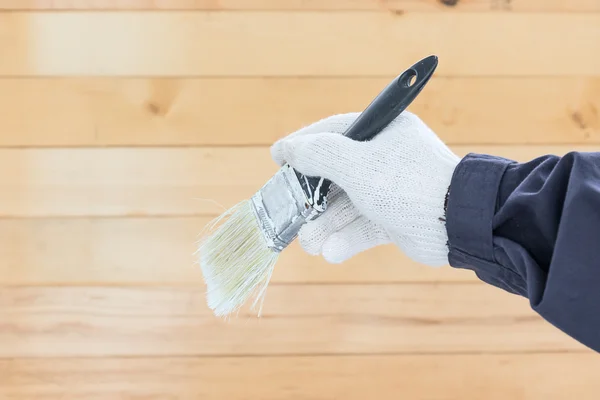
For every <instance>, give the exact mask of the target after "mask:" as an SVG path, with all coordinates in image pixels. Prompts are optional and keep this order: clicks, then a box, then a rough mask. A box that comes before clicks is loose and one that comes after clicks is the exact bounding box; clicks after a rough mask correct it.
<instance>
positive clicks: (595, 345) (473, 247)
mask: <svg viewBox="0 0 600 400" xmlns="http://www.w3.org/2000/svg"><path fill="white" fill-rule="evenodd" d="M446 219H447V221H446V224H447V230H448V242H449V251H450V253H449V262H450V265H451V266H452V267H455V268H466V269H470V270H473V271H474V272H475V273H476V274H477V276H478V277H479V278H480V279H481V280H482V281H484V282H487V283H489V284H491V285H494V286H496V287H499V288H502V289H504V290H506V291H508V292H511V293H515V294H518V295H522V296H524V297H526V298H528V299H529V301H530V303H531V306H532V308H533V309H534V310H535V311H536V312H538V313H539V314H540V315H541V316H542V317H543V318H545V319H546V320H547V321H548V322H550V323H552V324H553V325H554V326H556V327H557V328H559V329H561V330H562V331H564V332H565V333H567V334H568V335H570V336H572V337H573V338H575V339H576V340H578V341H580V342H581V343H583V344H584V345H586V346H588V347H590V348H592V349H593V350H595V351H600V153H577V152H572V153H569V154H567V155H565V156H563V157H556V156H544V157H540V158H537V159H535V160H532V161H529V162H527V163H516V162H514V161H511V160H506V159H503V158H499V157H493V156H486V155H480V154H469V155H468V156H467V157H465V158H464V159H463V160H461V162H460V163H459V165H458V166H457V168H456V170H455V172H454V175H453V177H452V181H451V186H450V191H449V196H448V202H447V210H446Z"/></svg>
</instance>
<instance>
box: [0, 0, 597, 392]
mask: <svg viewBox="0 0 600 400" xmlns="http://www.w3.org/2000/svg"><path fill="white" fill-rule="evenodd" d="M0 10H1V11H0V163H1V165H0V284H1V285H2V287H1V288H0V398H2V399H90V400H92V399H207V400H208V399H210V400H212V399H219V400H237V399H239V400H242V399H244V400H246V399H302V400H306V399H319V400H325V399H328V400H329V399H347V400H358V399H361V400H362V399H370V398H373V399H423V400H425V399H427V400H431V399H435V400H438V399H452V400H465V399H478V400H479V399H490V400H494V399H510V400H523V399H544V400H550V399H566V398H572V399H577V400H584V399H597V398H598V393H599V391H600V380H598V371H600V357H598V356H597V355H596V354H595V353H592V352H591V351H589V350H588V349H586V348H585V347H583V346H582V345H580V344H579V343H577V342H575V341H574V340H573V339H571V338H569V337H568V336H566V335H565V334H563V333H562V332H560V331H558V330H557V329H556V328H554V327H552V326H551V325H549V324H548V323H546V322H545V321H543V320H542V319H541V318H539V317H538V316H537V315H536V314H535V313H534V312H533V311H531V309H530V307H529V304H528V303H527V301H526V300H525V299H523V298H520V297H516V296H513V295H510V294H508V293H505V292H502V291H500V290H499V289H495V288H493V287H490V286H487V285H485V284H483V283H481V282H479V281H478V280H477V278H476V277H475V276H474V275H472V274H470V273H468V272H466V271H455V270H451V269H450V268H449V267H446V268H441V269H432V268H428V267H424V266H421V265H416V264H415V263H413V262H411V261H409V260H408V259H407V258H406V257H405V256H403V255H402V254H401V253H400V252H399V251H397V250H396V249H394V248H391V247H383V248H378V249H376V250H373V251H370V252H367V253H364V254H361V255H360V256H358V257H356V258H355V259H353V260H351V261H349V262H348V263H346V264H343V265H328V264H326V263H325V262H323V261H322V260H321V259H319V258H313V257H309V256H307V255H305V254H304V253H303V252H302V251H301V249H299V247H298V246H297V245H295V244H294V245H293V246H292V247H291V248H290V249H289V250H288V251H287V252H286V253H285V254H284V255H283V256H282V258H281V260H280V262H279V264H278V265H277V268H276V272H275V276H274V277H273V283H272V285H271V286H270V288H269V291H268V294H267V298H266V304H265V309H264V317H263V318H262V319H260V320H258V319H256V318H255V317H254V316H253V314H251V313H249V312H248V310H244V312H243V313H242V314H241V315H240V316H239V317H238V318H234V319H232V320H231V321H222V320H219V319H216V318H214V317H213V316H212V314H211V313H210V310H208V309H207V307H206V304H205V300H204V285H203V282H202V275H201V273H200V270H199V268H198V267H197V266H196V265H195V260H194V258H193V252H194V251H195V241H196V239H197V235H198V233H199V232H200V230H201V229H202V227H203V225H204V224H205V223H206V222H207V221H208V220H209V219H210V218H211V217H214V216H215V215H217V214H219V213H220V212H221V211H222V208H221V207H222V206H224V207H229V206H231V205H232V204H234V203H235V202H237V201H239V200H241V199H243V198H246V197H248V196H250V195H251V194H252V193H254V192H255V191H256V190H257V188H258V187H260V185H261V184H262V183H264V182H265V181H266V179H268V177H269V176H271V175H272V173H273V172H274V171H275V170H276V166H275V165H274V163H273V162H272V161H271V159H270V157H269V145H270V144H271V143H272V142H273V141H274V140H276V139H277V138H279V137H281V136H283V135H286V134H288V133H290V132H292V131H294V130H296V129H298V128H300V127H301V126H303V125H305V124H308V123H311V122H313V121H315V120H317V119H319V118H321V117H325V116H328V115H331V114H334V113H338V112H349V111H360V110H362V109H363V108H364V107H365V106H366V104H367V103H368V102H369V101H370V100H371V99H372V97H373V96H374V95H376V94H377V93H378V92H379V90H380V89H381V88H382V87H383V86H384V85H385V84H386V83H387V82H388V81H389V79H391V78H392V77H393V76H395V75H396V74H397V73H399V72H401V71H402V70H403V69H404V68H406V67H407V66H409V65H410V64H412V63H413V62H414V61H416V60H418V59H420V58H421V57H424V56H426V55H429V54H432V53H433V54H437V55H438V56H439V57H440V65H439V69H438V71H437V74H436V76H435V77H434V79H433V80H432V81H431V83H430V84H429V85H428V87H427V88H426V89H425V91H424V92H423V93H422V95H421V97H420V98H419V99H417V101H416V102H415V103H414V104H413V106H411V110H412V111H413V112H416V113H418V114H419V115H420V116H421V117H422V118H423V119H424V120H425V121H426V122H427V123H428V124H429V125H430V126H431V127H432V128H433V129H434V130H435V131H436V132H437V133H438V134H439V135H440V137H442V139H443V140H445V141H446V142H447V143H449V144H450V145H451V146H452V148H453V149H454V150H455V151H456V152H457V153H458V154H461V155H464V154H466V153H467V152H470V151H477V152H487V153H492V154H497V155H503V156H507V157H511V158H514V159H517V160H522V161H524V160H528V159H531V158H533V157H536V156H538V155H543V154H546V153H554V154H564V153H565V152H567V151H570V150H592V151H596V150H598V149H600V114H599V113H600V111H599V110H600V0H512V1H511V0H459V1H456V0H453V1H451V0H447V1H436V0H387V1H386V0H156V1H151V0H1V1H0ZM347 93H349V94H347ZM215 202H216V203H218V204H220V205H218V204H216V203H215Z"/></svg>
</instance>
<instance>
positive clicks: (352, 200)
mask: <svg viewBox="0 0 600 400" xmlns="http://www.w3.org/2000/svg"><path fill="white" fill-rule="evenodd" d="M358 115H359V113H350V114H341V115H334V116H331V117H329V118H325V119H323V120H321V121H318V122H316V123H314V124H312V125H310V126H307V127H305V128H303V129H300V130H299V131H297V132H294V133H292V134H291V135H289V136H287V137H285V138H283V139H281V140H279V141H278V142H276V143H275V144H274V145H273V146H272V148H271V155H272V157H273V159H274V160H275V162H277V163H278V164H279V165H283V164H284V163H286V162H287V163H289V164H290V165H291V166H292V167H293V168H294V169H296V170H297V171H299V172H300V173H302V174H305V175H309V176H320V177H323V178H326V179H329V180H331V181H332V182H333V183H334V184H333V185H332V187H331V191H330V195H329V206H328V209H327V210H326V211H325V213H323V215H321V216H320V217H319V218H317V219H316V220H315V221H311V222H308V223H307V224H305V225H304V226H303V227H302V229H301V230H300V232H299V237H298V239H299V241H300V245H301V246H302V248H303V249H304V250H305V251H306V252H307V253H309V254H312V255H322V256H323V257H324V258H325V259H326V260H327V261H328V262H331V263H340V262H343V261H345V260H347V259H349V258H350V257H352V256H354V255H356V254H357V253H359V252H362V251H365V250H367V249H370V248H373V247H375V246H379V245H383V244H388V243H393V244H395V245H396V246H398V247H399V248H400V249H401V250H402V251H404V252H405V253H406V254H407V255H408V256H409V257H410V258H412V259H413V260H415V261H417V262H420V263H423V264H426V265H430V266H442V265H446V264H448V248H447V241H448V236H447V233H446V227H445V222H444V217H445V212H444V202H445V200H446V194H447V192H448V188H449V186H450V181H451V179H452V174H453V172H454V169H455V167H456V165H457V164H458V163H459V161H460V159H459V157H458V156H456V155H455V154H454V153H452V152H451V151H450V149H448V147H447V146H446V145H445V144H444V143H443V142H442V141H441V140H440V139H439V138H438V137H437V135H436V134H435V133H434V132H433V131H432V130H431V129H430V128H429V127H428V126H427V125H425V123H423V121H421V119H419V117H417V116H416V115H414V114H412V113H410V112H408V111H404V112H403V113H402V114H401V115H400V116H399V117H398V118H396V119H395V120H394V121H393V122H392V123H391V124H390V125H388V126H387V127H386V128H385V129H384V130H383V131H382V132H381V133H380V134H379V135H377V136H376V137H375V138H374V139H372V140H371V141H368V142H357V141H354V140H352V139H349V138H346V137H345V136H343V135H341V133H343V132H344V131H345V130H346V129H347V128H348V127H349V126H350V124H352V122H353V121H354V120H355V119H356V118H357V117H358Z"/></svg>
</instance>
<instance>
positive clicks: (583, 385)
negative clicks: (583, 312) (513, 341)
mask: <svg viewBox="0 0 600 400" xmlns="http://www.w3.org/2000/svg"><path fill="white" fill-rule="evenodd" d="M599 368H600V358H598V357H597V355H594V354H514V355H512V354H511V355H496V354H493V355H439V354H436V355H418V356H417V355H389V356H344V357H335V356H334V357H318V356H317V357H314V356H313V357H244V358H235V357H219V358H214V357H206V358H176V357H171V358H141V359H129V358H103V359H89V358H88V359H64V358H63V359H42V360H40V359H38V360H36V359H22V360H0V370H1V371H3V373H2V374H0V396H1V397H2V398H3V399H6V400H12V399H14V400H17V399H18V400H24V399H43V400H63V399H75V398H77V399H81V398H85V399H90V400H108V399H111V400H112V399H116V398H119V399H123V398H126V399H167V398H169V399H202V400H222V399H227V400H248V399H261V400H280V399H288V398H294V399H302V400H305V399H306V400H308V399H346V400H364V399H367V398H371V396H372V395H373V393H374V392H376V393H377V399H380V400H388V399H389V400H392V399H394V400H396V399H398V395H399V393H400V394H401V395H402V397H403V398H410V399H444V400H476V399H477V400H479V399H482V398H485V399H486V400H506V399H515V400H516V399H523V400H524V399H545V400H563V399H565V398H571V397H572V398H576V399H578V400H593V399H595V398H596V397H595V396H596V394H597V393H598V391H599V390H600V383H599V381H598V379H597V375H596V372H597V371H598V369H599ZM565 371H569V372H568V373H565ZM231 382H235V384H231Z"/></svg>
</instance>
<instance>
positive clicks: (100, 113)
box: [0, 76, 600, 146]
mask: <svg viewBox="0 0 600 400" xmlns="http://www.w3.org/2000/svg"><path fill="white" fill-rule="evenodd" d="M392 78H393V76H389V77H385V78H360V77H357V78H269V77H267V78H247V79H245V78H222V79H210V78H207V79H119V78H116V79H113V78H91V79H79V78H72V79H68V78H67V79H61V78H57V79H0V146H161V145H167V146H175V145H177V146H188V145H236V146H237V145H270V144H271V143H273V142H274V141H275V140H277V139H278V138H280V137H282V136H285V135H286V134H288V133H291V132H293V131H295V130H297V129H299V128H300V127H302V126H305V125H308V124H311V123H313V122H315V121H317V120H319V119H321V118H325V117H328V116H330V115H334V114H338V113H346V112H359V111H361V110H363V109H364V108H365V107H366V106H367V105H368V103H369V102H370V101H371V99H373V98H374V97H375V96H377V94H378V93H379V92H380V91H381V90H382V89H383V88H384V87H385V85H387V84H388V83H389V81H390V80H391V79H392ZM410 110H411V111H413V112H415V113H417V114H418V115H419V116H420V117H421V118H422V119H423V120H424V121H426V122H427V124H428V125H429V126H430V127H431V128H432V129H433V130H434V131H435V132H436V133H437V134H438V135H439V136H440V137H441V138H442V139H443V140H444V141H445V142H446V143H448V144H472V143H480V144H481V143H488V144H560V143H600V115H599V111H598V110H600V79H599V78H577V77H566V78H556V77H554V78H516V79H515V78H498V77H496V78H441V77H434V78H433V79H432V80H431V82H430V83H429V84H428V86H427V88H426V89H425V90H424V91H423V92H422V93H421V95H420V96H419V97H418V98H417V99H416V100H415V101H414V102H413V104H412V105H411V107H410Z"/></svg>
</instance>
